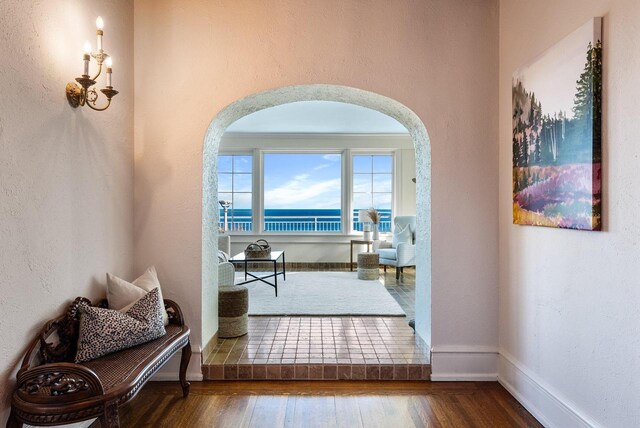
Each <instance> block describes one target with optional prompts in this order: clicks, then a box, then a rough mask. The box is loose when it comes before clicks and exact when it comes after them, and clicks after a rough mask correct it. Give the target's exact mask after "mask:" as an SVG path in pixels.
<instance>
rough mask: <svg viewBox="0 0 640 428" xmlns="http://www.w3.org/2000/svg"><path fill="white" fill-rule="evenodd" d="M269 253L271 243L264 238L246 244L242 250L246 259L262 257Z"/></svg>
mask: <svg viewBox="0 0 640 428" xmlns="http://www.w3.org/2000/svg"><path fill="white" fill-rule="evenodd" d="M270 254H271V245H269V243H268V242H267V241H266V240H264V239H258V240H257V241H256V242H253V243H251V244H249V245H247V248H245V250H244V256H245V258H247V259H262V258H265V257H268V256H269V255H270Z"/></svg>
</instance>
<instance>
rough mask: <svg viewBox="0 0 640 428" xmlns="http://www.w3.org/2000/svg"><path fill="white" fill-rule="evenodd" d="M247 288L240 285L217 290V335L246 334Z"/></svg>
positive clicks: (233, 335) (224, 336)
mask: <svg viewBox="0 0 640 428" xmlns="http://www.w3.org/2000/svg"><path fill="white" fill-rule="evenodd" d="M248 314H249V290H248V289H247V287H243V286H242V285H230V286H224V287H220V289H219V291H218V320H219V326H218V337H220V338H229V337H238V336H243V335H245V334H247V331H248V323H249V315H248Z"/></svg>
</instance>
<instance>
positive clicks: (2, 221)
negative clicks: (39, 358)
mask: <svg viewBox="0 0 640 428" xmlns="http://www.w3.org/2000/svg"><path fill="white" fill-rule="evenodd" d="M98 14H100V15H102V16H103V17H104V19H105V21H106V27H105V49H107V50H108V51H109V52H110V53H111V54H112V55H113V56H114V84H115V85H116V86H117V89H118V90H120V91H121V94H120V95H118V96H117V97H116V98H115V100H114V104H113V106H112V107H111V108H110V109H109V110H107V111H106V112H102V113H97V112H93V111H89V110H88V109H87V108H85V109H82V110H73V109H71V107H70V106H69V105H68V104H67V101H66V98H65V94H64V88H65V85H66V84H67V82H68V81H70V80H72V79H73V78H74V77H76V76H78V75H79V74H81V72H82V44H83V42H84V40H87V39H88V40H91V42H92V43H93V45H94V47H95V26H94V25H95V24H94V22H95V18H96V16H97V15H98ZM0 29H1V30H0V314H1V316H0V343H2V346H0V425H2V426H4V423H5V422H4V421H5V418H6V417H7V415H8V411H7V410H8V405H9V404H8V403H9V397H10V393H11V392H12V390H13V384H14V383H13V382H14V379H15V377H14V374H15V370H16V368H17V365H18V363H19V359H20V358H21V356H22V353H23V352H24V351H25V348H26V347H27V344H28V342H29V341H30V340H31V339H32V337H33V336H34V334H35V333H36V332H37V330H38V329H39V328H40V327H42V324H43V323H44V322H45V321H46V320H48V319H50V318H52V317H53V316H56V315H58V314H59V313H60V311H61V310H63V309H64V306H65V304H66V303H67V302H69V301H70V300H73V298H75V297H76V296H79V295H83V296H88V297H92V298H94V297H97V296H99V295H103V294H104V292H103V291H102V289H101V287H102V284H103V282H104V275H105V272H106V271H111V272H114V273H116V274H119V275H123V276H129V275H131V274H132V259H133V237H132V236H133V52H132V44H133V6H132V4H130V2H128V1H126V0H117V1H106V0H101V1H98V0H92V1H80V0H59V1H55V2H54V1H21V0H3V1H2V2H0Z"/></svg>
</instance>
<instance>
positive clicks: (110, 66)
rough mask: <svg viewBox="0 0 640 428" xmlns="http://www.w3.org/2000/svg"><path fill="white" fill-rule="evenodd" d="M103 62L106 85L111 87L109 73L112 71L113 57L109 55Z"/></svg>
mask: <svg viewBox="0 0 640 428" xmlns="http://www.w3.org/2000/svg"><path fill="white" fill-rule="evenodd" d="M104 63H105V64H106V66H107V86H108V87H110V88H111V87H113V85H112V84H111V74H112V73H113V68H112V67H113V59H112V58H111V57H110V56H109V57H107V59H106V60H105V61H104Z"/></svg>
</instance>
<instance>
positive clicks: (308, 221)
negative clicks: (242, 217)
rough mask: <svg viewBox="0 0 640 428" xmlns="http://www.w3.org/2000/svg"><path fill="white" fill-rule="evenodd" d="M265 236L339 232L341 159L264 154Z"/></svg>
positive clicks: (320, 155) (332, 155) (331, 155)
mask: <svg viewBox="0 0 640 428" xmlns="http://www.w3.org/2000/svg"><path fill="white" fill-rule="evenodd" d="M263 159H264V167H263V168H264V169H263V171H264V173H263V181H264V185H263V188H264V212H263V213H264V223H263V228H264V231H265V232H341V231H342V230H343V228H342V155H341V154H340V153H324V154H323V153H265V154H264V158H263Z"/></svg>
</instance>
